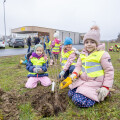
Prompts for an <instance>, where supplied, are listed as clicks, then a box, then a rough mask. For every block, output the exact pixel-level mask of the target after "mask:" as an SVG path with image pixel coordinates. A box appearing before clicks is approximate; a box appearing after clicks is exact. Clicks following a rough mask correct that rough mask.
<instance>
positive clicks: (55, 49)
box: [52, 43, 60, 52]
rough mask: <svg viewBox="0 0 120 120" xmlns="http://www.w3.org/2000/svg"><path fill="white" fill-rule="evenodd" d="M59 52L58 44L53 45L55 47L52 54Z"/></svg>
mask: <svg viewBox="0 0 120 120" xmlns="http://www.w3.org/2000/svg"><path fill="white" fill-rule="evenodd" d="M59 51H60V44H57V43H55V46H54V47H53V49H52V52H59Z"/></svg>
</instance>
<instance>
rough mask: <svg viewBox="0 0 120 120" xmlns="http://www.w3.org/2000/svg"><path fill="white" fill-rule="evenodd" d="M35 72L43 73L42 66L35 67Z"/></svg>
mask: <svg viewBox="0 0 120 120" xmlns="http://www.w3.org/2000/svg"><path fill="white" fill-rule="evenodd" d="M33 72H34V73H41V72H42V73H43V71H42V69H41V68H34V69H33Z"/></svg>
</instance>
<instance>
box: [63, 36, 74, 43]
mask: <svg viewBox="0 0 120 120" xmlns="http://www.w3.org/2000/svg"><path fill="white" fill-rule="evenodd" d="M70 44H72V39H71V38H70V37H66V38H65V41H64V45H70Z"/></svg>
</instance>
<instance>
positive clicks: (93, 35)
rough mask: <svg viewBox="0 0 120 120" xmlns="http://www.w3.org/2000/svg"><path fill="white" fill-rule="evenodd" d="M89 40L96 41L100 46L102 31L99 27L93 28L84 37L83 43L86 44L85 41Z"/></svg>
mask: <svg viewBox="0 0 120 120" xmlns="http://www.w3.org/2000/svg"><path fill="white" fill-rule="evenodd" d="M87 39H91V40H94V41H95V42H96V43H97V45H98V44H99V42H100V29H99V27H98V26H92V27H91V29H90V31H88V32H87V33H86V34H85V35H84V38H83V42H84V43H85V41H86V40H87Z"/></svg>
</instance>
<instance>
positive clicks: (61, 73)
mask: <svg viewBox="0 0 120 120" xmlns="http://www.w3.org/2000/svg"><path fill="white" fill-rule="evenodd" d="M64 74H65V71H64V70H63V71H61V72H60V76H61V78H62V77H63V76H64Z"/></svg>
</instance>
